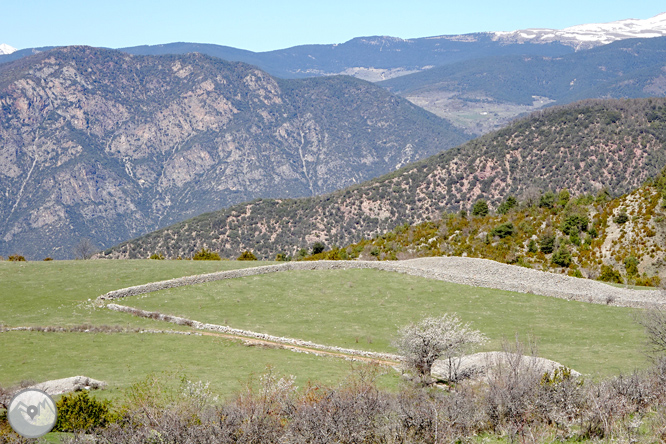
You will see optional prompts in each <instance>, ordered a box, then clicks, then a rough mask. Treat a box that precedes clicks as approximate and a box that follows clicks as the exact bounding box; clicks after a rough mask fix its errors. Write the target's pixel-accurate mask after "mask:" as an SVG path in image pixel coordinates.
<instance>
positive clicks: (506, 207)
mask: <svg viewBox="0 0 666 444" xmlns="http://www.w3.org/2000/svg"><path fill="white" fill-rule="evenodd" d="M517 206H518V200H517V199H516V198H515V197H513V196H509V197H507V198H506V200H505V201H504V202H502V203H501V204H500V206H499V207H497V212H498V213H499V214H506V213H508V212H509V211H511V210H512V209H513V208H515V207H517Z"/></svg>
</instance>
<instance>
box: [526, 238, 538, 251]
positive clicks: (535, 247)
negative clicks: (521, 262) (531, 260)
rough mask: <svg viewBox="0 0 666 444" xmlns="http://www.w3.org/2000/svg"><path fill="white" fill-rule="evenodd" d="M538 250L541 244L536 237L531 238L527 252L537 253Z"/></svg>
mask: <svg viewBox="0 0 666 444" xmlns="http://www.w3.org/2000/svg"><path fill="white" fill-rule="evenodd" d="M537 251H539V246H538V245H537V243H536V241H535V240H534V239H530V241H529V242H528V243H527V252H528V253H536V252H537Z"/></svg>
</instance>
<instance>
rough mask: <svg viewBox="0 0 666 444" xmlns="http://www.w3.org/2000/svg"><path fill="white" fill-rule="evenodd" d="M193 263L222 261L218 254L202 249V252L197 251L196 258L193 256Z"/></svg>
mask: <svg viewBox="0 0 666 444" xmlns="http://www.w3.org/2000/svg"><path fill="white" fill-rule="evenodd" d="M192 260H193V261H219V260H222V259H221V258H220V255H219V254H217V253H214V252H212V251H209V250H206V249H205V248H202V249H201V250H199V251H197V252H196V253H194V256H192Z"/></svg>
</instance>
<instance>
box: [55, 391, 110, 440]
mask: <svg viewBox="0 0 666 444" xmlns="http://www.w3.org/2000/svg"><path fill="white" fill-rule="evenodd" d="M109 405H110V403H109V401H103V402H100V401H97V400H96V399H95V398H90V397H89V396H88V392H87V391H82V392H78V393H70V394H67V395H64V396H63V397H62V398H60V400H59V401H58V402H57V403H56V407H57V410H58V419H57V421H56V425H55V427H54V429H55V430H57V431H60V432H85V431H90V430H91V429H94V428H96V427H101V426H104V425H106V424H107V423H108V422H110V420H111V412H110V410H109Z"/></svg>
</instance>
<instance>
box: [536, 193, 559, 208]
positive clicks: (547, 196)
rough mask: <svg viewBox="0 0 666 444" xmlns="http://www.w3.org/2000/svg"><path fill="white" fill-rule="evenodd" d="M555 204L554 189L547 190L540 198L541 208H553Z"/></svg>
mask: <svg viewBox="0 0 666 444" xmlns="http://www.w3.org/2000/svg"><path fill="white" fill-rule="evenodd" d="M554 206H555V193H553V192H552V191H547V192H546V193H544V194H543V195H542V196H541V198H540V199H539V207H541V208H553V207H554Z"/></svg>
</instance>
